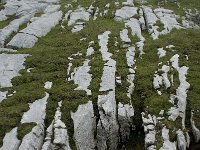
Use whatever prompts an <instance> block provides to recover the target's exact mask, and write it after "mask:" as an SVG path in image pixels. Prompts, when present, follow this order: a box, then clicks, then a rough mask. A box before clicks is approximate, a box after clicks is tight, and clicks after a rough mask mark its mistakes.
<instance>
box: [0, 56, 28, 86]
mask: <svg viewBox="0 0 200 150" xmlns="http://www.w3.org/2000/svg"><path fill="white" fill-rule="evenodd" d="M27 56H28V55H27V54H0V87H1V88H4V87H11V86H12V83H11V79H12V78H13V77H16V76H19V73H18V72H19V70H21V69H24V68H25V67H24V66H23V63H24V61H25V58H26V57H27Z"/></svg>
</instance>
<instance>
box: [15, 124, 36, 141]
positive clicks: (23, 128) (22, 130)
mask: <svg viewBox="0 0 200 150" xmlns="http://www.w3.org/2000/svg"><path fill="white" fill-rule="evenodd" d="M36 125H37V124H36V123H24V124H20V125H19V127H18V128H17V138H18V139H19V140H22V138H23V137H24V136H25V135H26V134H28V133H30V132H31V130H32V128H33V127H35V126H36Z"/></svg>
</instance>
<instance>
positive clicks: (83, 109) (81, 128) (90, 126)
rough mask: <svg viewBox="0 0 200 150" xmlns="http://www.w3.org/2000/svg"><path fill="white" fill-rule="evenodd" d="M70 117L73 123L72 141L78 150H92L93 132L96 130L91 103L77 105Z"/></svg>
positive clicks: (93, 142)
mask: <svg viewBox="0 0 200 150" xmlns="http://www.w3.org/2000/svg"><path fill="white" fill-rule="evenodd" d="M71 117H72V119H73V122H74V139H75V142H76V147H77V149H79V150H85V149H87V150H94V149H95V140H94V131H95V130H96V124H95V123H96V122H95V121H96V120H95V116H94V111H93V105H92V102H91V101H88V103H87V104H83V105H79V107H78V110H77V111H76V112H75V113H73V112H71Z"/></svg>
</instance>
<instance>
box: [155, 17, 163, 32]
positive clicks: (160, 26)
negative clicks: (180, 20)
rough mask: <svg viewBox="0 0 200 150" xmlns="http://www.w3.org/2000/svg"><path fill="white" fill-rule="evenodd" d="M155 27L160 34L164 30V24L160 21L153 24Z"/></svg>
mask: <svg viewBox="0 0 200 150" xmlns="http://www.w3.org/2000/svg"><path fill="white" fill-rule="evenodd" d="M154 25H155V26H158V29H157V30H158V31H159V32H161V31H163V30H164V29H165V28H164V24H163V23H162V22H161V21H160V20H157V21H156V24H154Z"/></svg>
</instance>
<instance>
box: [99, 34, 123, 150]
mask: <svg viewBox="0 0 200 150" xmlns="http://www.w3.org/2000/svg"><path fill="white" fill-rule="evenodd" d="M109 34H111V32H110V31H106V32H104V33H103V34H101V35H99V36H98V39H99V46H100V52H101V54H102V58H103V61H105V64H104V68H103V75H102V78H101V83H100V89H99V91H100V92H106V94H103V95H98V110H99V114H100V119H99V121H98V124H97V148H98V149H102V150H103V149H116V148H117V145H118V138H119V135H118V130H119V125H118V123H117V118H116V101H115V72H116V61H115V60H113V59H112V58H110V57H111V56H112V54H111V53H109V52H108V47H107V44H108V40H109ZM108 80H109V81H110V82H109V83H108V82H107V81H108ZM108 142H109V143H110V144H108Z"/></svg>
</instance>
